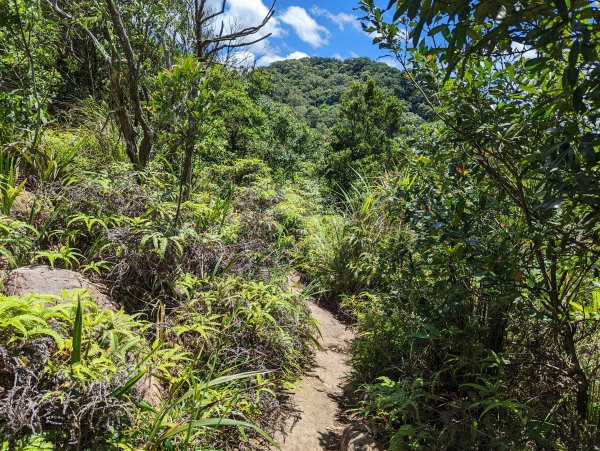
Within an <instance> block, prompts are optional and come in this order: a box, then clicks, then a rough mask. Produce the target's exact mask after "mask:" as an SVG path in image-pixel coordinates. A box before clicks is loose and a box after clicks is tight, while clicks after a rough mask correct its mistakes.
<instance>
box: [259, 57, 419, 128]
mask: <svg viewBox="0 0 600 451" xmlns="http://www.w3.org/2000/svg"><path fill="white" fill-rule="evenodd" d="M264 71H265V73H267V74H269V75H270V76H271V80H272V86H271V92H270V95H271V96H272V98H273V99H275V100H276V101H278V102H281V103H285V104H287V105H290V106H291V107H292V108H293V109H294V111H296V112H297V114H299V115H300V116H301V117H304V118H305V119H306V121H307V122H308V124H309V125H310V126H311V127H315V128H321V129H323V130H325V129H328V128H330V127H332V126H333V124H334V123H335V121H336V114H337V112H338V109H339V103H340V99H341V96H342V94H343V93H344V92H345V91H346V90H347V89H348V88H349V87H350V86H351V84H352V83H353V82H363V83H364V82H366V81H368V80H369V79H373V80H375V81H376V82H377V85H378V86H379V87H380V88H382V89H383V90H384V91H385V92H386V94H388V95H393V96H395V97H397V98H399V99H402V100H405V101H406V102H408V104H409V105H410V107H409V109H410V111H411V112H413V113H415V114H417V115H419V116H421V117H423V118H426V119H430V118H431V112H430V111H429V109H428V108H427V107H426V105H425V104H424V102H423V98H422V97H421V96H420V95H418V94H417V93H416V92H415V91H416V90H415V88H414V86H413V85H411V83H410V82H409V80H408V79H407V78H406V77H405V76H404V75H403V73H402V72H401V71H399V70H398V69H394V68H392V67H389V66H388V65H386V64H384V63H380V62H376V61H373V60H370V59H369V58H350V59H346V60H338V59H333V58H303V59H298V60H287V61H279V62H276V63H273V64H271V65H270V66H269V67H267V68H265V69H264Z"/></svg>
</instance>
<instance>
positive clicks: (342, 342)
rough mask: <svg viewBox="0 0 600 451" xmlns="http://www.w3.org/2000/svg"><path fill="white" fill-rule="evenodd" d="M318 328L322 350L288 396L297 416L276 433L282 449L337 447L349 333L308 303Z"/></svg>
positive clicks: (299, 450)
mask: <svg viewBox="0 0 600 451" xmlns="http://www.w3.org/2000/svg"><path fill="white" fill-rule="evenodd" d="M308 306H309V308H310V311H311V313H312V316H313V317H314V318H315V319H316V320H317V322H318V324H319V329H320V331H321V335H322V337H321V339H320V340H319V342H320V344H321V346H322V347H323V349H319V350H317V351H316V353H315V366H314V367H313V368H312V369H311V370H310V371H309V372H307V373H306V374H305V375H304V376H303V377H302V379H301V380H300V382H299V383H298V388H297V389H296V391H295V392H294V393H293V395H292V399H293V401H294V403H295V404H296V406H297V408H298V415H299V416H300V417H299V418H298V417H295V418H290V419H289V420H288V422H287V424H286V427H285V432H286V434H278V435H276V437H275V438H276V440H277V442H278V443H280V444H281V449H282V450H283V451H319V450H339V449H340V438H341V434H342V432H343V426H342V424H341V423H340V419H341V416H342V412H341V406H340V404H339V403H340V401H341V400H342V399H343V398H344V389H343V387H344V385H345V377H346V375H347V374H348V373H349V371H350V367H349V366H348V365H347V363H346V360H347V359H348V355H347V353H346V350H347V346H348V344H349V342H350V340H351V339H352V332H351V331H350V330H348V329H347V328H346V327H345V326H344V325H343V324H342V323H340V322H339V321H338V320H337V319H335V317H334V316H333V315H332V314H331V313H329V312H328V311H326V310H324V309H322V308H321V307H319V306H317V305H316V304H314V303H313V302H309V303H308Z"/></svg>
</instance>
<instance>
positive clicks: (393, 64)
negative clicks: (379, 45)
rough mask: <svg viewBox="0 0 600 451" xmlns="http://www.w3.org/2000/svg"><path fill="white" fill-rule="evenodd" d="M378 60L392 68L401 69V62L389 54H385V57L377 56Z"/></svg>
mask: <svg viewBox="0 0 600 451" xmlns="http://www.w3.org/2000/svg"><path fill="white" fill-rule="evenodd" d="M378 61H381V62H382V63H384V64H387V65H388V66H390V67H393V68H394V69H399V70H402V64H400V62H399V61H398V60H397V59H396V58H393V57H391V56H387V57H385V58H379V59H378Z"/></svg>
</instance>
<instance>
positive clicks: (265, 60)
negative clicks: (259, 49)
mask: <svg viewBox="0 0 600 451" xmlns="http://www.w3.org/2000/svg"><path fill="white" fill-rule="evenodd" d="M302 58H310V55H307V54H306V53H304V52H292V53H290V54H289V55H288V56H279V55H264V56H262V57H261V58H260V59H259V60H258V61H257V66H268V65H269V64H271V63H275V62H277V61H285V60H299V59H302Z"/></svg>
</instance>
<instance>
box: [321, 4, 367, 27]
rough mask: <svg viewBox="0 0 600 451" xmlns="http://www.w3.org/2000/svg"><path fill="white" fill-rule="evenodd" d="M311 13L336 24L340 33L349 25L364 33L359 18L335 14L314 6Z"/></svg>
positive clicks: (346, 14)
mask: <svg viewBox="0 0 600 451" xmlns="http://www.w3.org/2000/svg"><path fill="white" fill-rule="evenodd" d="M310 12H311V13H313V14H314V15H315V16H321V17H325V18H326V19H328V20H330V21H332V22H333V23H334V24H336V25H337V26H338V28H339V29H340V31H344V29H345V28H346V26H347V25H350V26H351V27H352V28H354V29H356V30H358V31H362V26H361V25H360V21H359V20H358V17H357V16H353V15H352V14H348V13H337V14H334V13H332V12H331V11H329V10H327V9H324V8H320V7H318V6H313V7H312V8H311V9H310Z"/></svg>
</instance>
